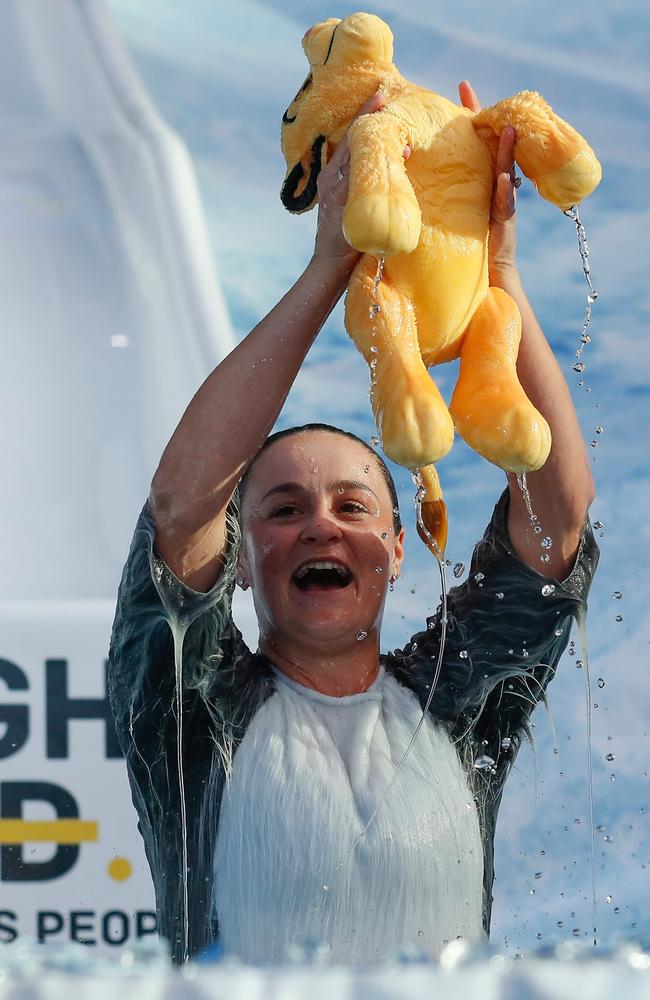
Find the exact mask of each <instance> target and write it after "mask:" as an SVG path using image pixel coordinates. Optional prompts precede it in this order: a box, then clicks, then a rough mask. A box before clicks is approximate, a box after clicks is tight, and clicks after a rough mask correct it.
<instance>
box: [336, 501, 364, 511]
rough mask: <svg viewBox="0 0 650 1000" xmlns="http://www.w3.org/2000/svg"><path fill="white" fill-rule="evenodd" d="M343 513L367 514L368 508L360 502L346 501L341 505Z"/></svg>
mask: <svg viewBox="0 0 650 1000" xmlns="http://www.w3.org/2000/svg"><path fill="white" fill-rule="evenodd" d="M341 511H342V512H343V513H344V514H367V513H368V508H367V507H365V506H364V505H363V504H362V503H360V502H359V501H358V500H344V501H343V503H342V504H341Z"/></svg>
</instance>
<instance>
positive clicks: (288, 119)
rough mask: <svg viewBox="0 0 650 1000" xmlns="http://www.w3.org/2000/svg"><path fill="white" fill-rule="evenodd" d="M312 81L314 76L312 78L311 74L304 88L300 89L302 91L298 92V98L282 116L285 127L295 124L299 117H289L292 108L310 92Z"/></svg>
mask: <svg viewBox="0 0 650 1000" xmlns="http://www.w3.org/2000/svg"><path fill="white" fill-rule="evenodd" d="M311 80H312V76H311V73H310V74H309V75H308V77H307V79H306V80H305V82H304V83H303V85H302V87H301V88H300V90H299V91H298V93H297V94H296V96H295V97H294V99H293V101H292V102H291V104H290V105H289V107H288V108H287V110H286V111H285V113H284V114H283V115H282V121H283V122H284V124H285V125H291V124H292V123H293V122H295V120H296V117H297V116H296V115H293V116H291V115H289V111H290V110H291V108H292V107H293V105H294V104H295V103H296V101H297V100H298V99H299V98H301V97H302V95H303V94H304V93H306V92H307V91H308V90H309V88H310V87H311Z"/></svg>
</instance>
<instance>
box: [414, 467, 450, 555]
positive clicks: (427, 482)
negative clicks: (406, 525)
mask: <svg viewBox="0 0 650 1000" xmlns="http://www.w3.org/2000/svg"><path fill="white" fill-rule="evenodd" d="M416 479H417V481H418V482H419V483H420V484H421V485H420V487H419V489H418V502H417V503H418V507H417V509H418V522H417V527H418V535H419V536H420V538H421V539H422V541H423V542H424V544H425V545H426V546H427V548H428V549H429V551H430V552H432V553H433V555H434V556H435V557H436V559H438V560H439V561H440V562H442V557H443V553H444V551H445V546H446V544H447V505H446V503H445V501H444V500H443V499H442V489H441V486H440V480H439V478H438V473H437V472H436V468H435V466H434V465H425V466H423V467H422V468H421V469H418V472H417V474H416Z"/></svg>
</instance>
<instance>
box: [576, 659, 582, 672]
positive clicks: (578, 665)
mask: <svg viewBox="0 0 650 1000" xmlns="http://www.w3.org/2000/svg"><path fill="white" fill-rule="evenodd" d="M576 667H577V668H578V670H582V668H583V667H584V663H583V662H582V660H576Z"/></svg>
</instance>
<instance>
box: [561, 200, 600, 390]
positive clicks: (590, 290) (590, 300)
mask: <svg viewBox="0 0 650 1000" xmlns="http://www.w3.org/2000/svg"><path fill="white" fill-rule="evenodd" d="M564 214H565V215H566V217H567V218H568V219H571V221H572V222H573V223H574V224H575V227H576V235H577V238H578V253H579V254H580V260H581V262H582V273H583V274H584V276H585V281H586V282H587V302H586V305H585V315H584V319H583V321H582V332H581V334H580V347H579V348H578V350H577V351H576V353H575V356H576V358H577V361H575V362H574V363H573V364H572V365H571V367H572V369H573V371H574V372H578V374H582V372H584V370H585V368H586V365H585V364H584V362H583V361H581V360H580V359H581V358H582V352H583V351H584V349H585V347H586V346H587V344H590V343H591V337H590V336H589V332H588V331H589V325H590V323H591V307H592V306H593V304H594V302H595V301H596V299H597V298H598V292H597V291H596V289H595V288H594V286H593V283H592V280H591V265H590V263H589V254H590V249H589V241H588V240H587V233H586V230H585V227H584V225H583V224H582V221H581V219H580V213H579V211H578V206H577V205H573V206H572V207H571V208H568V209H567V210H566V211H565V213H564ZM579 384H580V385H581V387H582V388H584V389H585V391H586V392H589V391H590V387H589V386H586V385H585V384H584V381H583V380H581V381H580V383H579Z"/></svg>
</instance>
